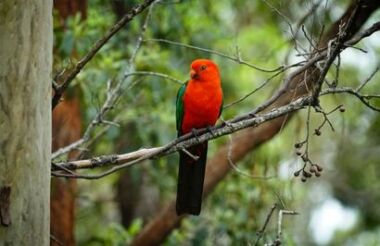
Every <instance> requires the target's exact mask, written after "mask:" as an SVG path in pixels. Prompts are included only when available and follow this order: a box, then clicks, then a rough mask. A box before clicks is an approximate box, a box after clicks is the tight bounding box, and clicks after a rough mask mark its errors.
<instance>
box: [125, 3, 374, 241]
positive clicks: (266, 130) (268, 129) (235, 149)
mask: <svg viewBox="0 0 380 246" xmlns="http://www.w3.org/2000/svg"><path fill="white" fill-rule="evenodd" d="M357 2H359V1H353V3H352V4H351V5H350V6H349V7H348V8H347V10H346V12H345V14H344V15H343V16H342V17H341V18H340V19H339V20H338V21H336V22H335V23H334V24H332V26H331V27H330V29H329V30H328V32H327V33H326V34H325V35H324V36H323V37H322V39H321V41H320V43H319V44H318V47H325V46H326V45H327V42H328V41H329V40H330V39H332V38H334V37H335V36H336V35H337V33H338V31H339V25H340V24H341V23H344V22H347V20H348V19H349V17H350V16H351V15H352V13H353V10H354V9H355V4H356V3H357ZM360 6H361V7H359V8H358V11H357V13H356V14H355V16H354V22H353V23H354V24H353V25H352V26H351V29H350V30H348V35H347V37H346V38H347V39H348V38H351V37H352V36H353V35H354V34H355V33H356V32H357V31H358V30H359V29H360V28H361V27H362V25H363V24H364V23H365V21H366V20H367V19H368V17H369V16H370V15H371V14H372V13H373V12H374V11H375V10H376V9H377V8H379V7H380V2H379V1H371V0H365V1H360ZM305 73H307V74H308V81H306V83H307V84H308V86H307V87H305V84H306V83H304V82H303V81H304V75H305V74H304V73H301V74H300V75H298V76H296V77H294V78H293V79H292V80H291V83H290V86H289V88H288V89H287V91H286V92H285V93H284V94H282V95H281V96H280V97H279V98H278V99H277V100H276V101H275V102H274V103H272V104H271V106H270V107H269V109H271V108H274V107H279V106H281V105H286V104H288V103H289V102H291V101H292V100H295V99H296V98H298V97H300V96H303V95H306V94H307V93H308V90H307V88H313V85H314V84H315V83H316V79H317V78H318V76H319V75H320V70H319V69H317V68H316V67H314V66H312V67H310V68H309V69H307V70H306V71H305ZM291 116H292V115H287V116H284V117H280V118H277V119H274V120H272V121H270V122H267V123H265V124H262V125H260V126H259V127H256V128H249V129H246V130H243V131H241V132H240V133H237V134H235V135H233V143H232V152H231V154H232V155H231V159H232V161H233V162H235V163H236V162H238V161H239V160H241V159H242V158H243V157H244V156H246V155H247V154H248V153H250V152H251V151H253V150H255V149H256V148H257V147H258V146H260V145H261V144H263V143H265V142H266V141H268V140H270V139H271V138H272V137H274V136H275V135H276V134H277V133H278V132H279V131H280V130H281V129H282V127H283V125H284V124H286V123H287V122H288V121H289V119H290V118H291ZM227 152H228V146H227V145H225V146H223V147H221V148H220V149H219V151H218V152H217V153H216V154H215V156H214V157H213V158H211V159H210V160H209V161H208V163H207V169H206V178H205V184H204V195H205V196H207V195H208V194H209V193H210V192H211V191H212V190H213V189H214V188H215V186H216V185H217V184H218V183H219V182H220V181H221V180H223V178H225V177H226V175H227V174H228V173H229V171H230V170H231V166H230V164H229V162H228V159H227ZM185 217H186V216H181V217H178V216H177V215H176V212H175V201H174V200H173V201H171V202H170V203H169V204H168V205H167V206H166V207H164V208H163V209H162V210H161V211H158V212H157V215H156V217H155V218H153V219H152V220H151V221H150V223H148V224H147V225H146V226H145V227H144V228H143V230H142V231H141V232H140V234H139V235H138V236H137V237H136V238H135V239H134V241H133V243H132V245H136V246H137V245H138V246H141V245H158V244H159V243H161V242H163V241H164V240H165V239H166V237H167V236H168V235H169V234H170V233H171V231H172V230H173V229H175V228H176V227H178V226H179V225H180V222H181V220H182V219H183V218H185Z"/></svg>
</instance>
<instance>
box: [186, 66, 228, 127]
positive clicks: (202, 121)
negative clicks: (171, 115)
mask: <svg viewBox="0 0 380 246" xmlns="http://www.w3.org/2000/svg"><path fill="white" fill-rule="evenodd" d="M190 69H191V70H190V77H191V79H190V80H189V82H188V85H187V87H186V91H185V94H184V96H183V102H184V117H183V121H182V134H186V133H188V132H190V131H191V130H192V129H193V128H203V127H207V126H213V125H215V123H216V121H217V120H218V118H219V114H220V109H221V105H222V100H223V92H222V88H221V81H220V74H219V69H218V66H217V65H216V64H215V63H214V62H212V61H211V60H207V59H198V60H195V61H193V63H192V64H191V67H190Z"/></svg>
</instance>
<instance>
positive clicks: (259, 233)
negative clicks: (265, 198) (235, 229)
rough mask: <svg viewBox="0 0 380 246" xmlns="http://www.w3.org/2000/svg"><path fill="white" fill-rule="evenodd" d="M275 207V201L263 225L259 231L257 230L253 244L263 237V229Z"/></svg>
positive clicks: (257, 243)
mask: <svg viewBox="0 0 380 246" xmlns="http://www.w3.org/2000/svg"><path fill="white" fill-rule="evenodd" d="M276 208H277V203H275V204H273V206H272V208H271V209H270V211H269V213H268V215H267V217H266V219H265V222H264V225H263V227H262V228H261V229H260V231H258V232H257V238H256V242H255V246H256V245H259V241H260V239H261V238H262V237H263V235H264V232H265V229H266V228H267V226H268V224H269V221H270V219H271V217H272V215H273V213H274V211H275V210H276Z"/></svg>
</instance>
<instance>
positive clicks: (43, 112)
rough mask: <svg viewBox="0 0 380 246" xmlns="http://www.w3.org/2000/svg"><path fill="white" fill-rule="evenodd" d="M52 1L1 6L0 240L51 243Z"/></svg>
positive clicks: (39, 243) (2, 242)
mask: <svg viewBox="0 0 380 246" xmlns="http://www.w3.org/2000/svg"><path fill="white" fill-rule="evenodd" d="M51 9H52V1H49V0H46V1H12V2H11V1H5V2H2V3H1V4H0V14H1V20H0V32H1V35H0V43H1V47H0V56H1V61H0V132H1V134H0V146H1V148H0V219H1V224H0V242H1V244H4V245H47V244H48V242H49V233H48V232H49V193H50V174H49V169H50V164H49V163H50V151H51V148H50V147H51V131H50V126H51V87H50V86H51V85H50V84H51V76H50V75H51V67H52V53H51V51H52V44H53V35H52V34H53V32H52V31H53V29H52V23H53V22H52V18H51Z"/></svg>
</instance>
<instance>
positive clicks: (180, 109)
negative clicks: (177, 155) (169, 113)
mask: <svg viewBox="0 0 380 246" xmlns="http://www.w3.org/2000/svg"><path fill="white" fill-rule="evenodd" d="M186 86H187V82H186V83H184V84H183V85H182V86H181V88H179V90H178V93H177V100H176V112H175V113H176V123H177V132H178V137H179V136H181V135H182V130H181V129H182V120H183V115H184V106H183V95H184V94H185V91H186Z"/></svg>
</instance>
